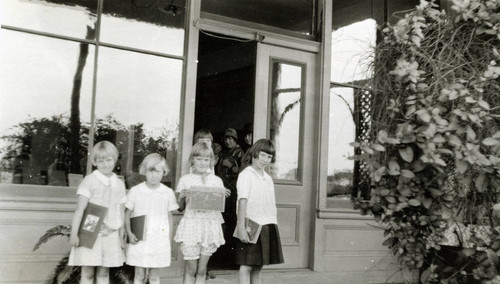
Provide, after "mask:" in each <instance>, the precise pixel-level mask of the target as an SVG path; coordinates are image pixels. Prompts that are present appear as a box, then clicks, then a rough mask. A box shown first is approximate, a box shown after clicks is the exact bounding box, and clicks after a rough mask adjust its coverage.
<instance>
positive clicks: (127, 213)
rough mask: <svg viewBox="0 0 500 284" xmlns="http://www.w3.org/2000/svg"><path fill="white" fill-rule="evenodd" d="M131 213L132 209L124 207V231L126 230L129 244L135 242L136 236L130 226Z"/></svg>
mask: <svg viewBox="0 0 500 284" xmlns="http://www.w3.org/2000/svg"><path fill="white" fill-rule="evenodd" d="M131 215H132V210H130V209H128V208H126V209H125V231H126V232H127V236H128V240H129V242H130V243H131V244H135V243H137V238H136V237H135V235H134V233H132V229H131V228H130V216H131Z"/></svg>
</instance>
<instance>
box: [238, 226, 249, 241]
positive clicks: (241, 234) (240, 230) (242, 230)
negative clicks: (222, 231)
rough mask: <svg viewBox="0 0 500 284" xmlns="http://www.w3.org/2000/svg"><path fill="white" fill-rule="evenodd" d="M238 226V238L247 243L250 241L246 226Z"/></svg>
mask: <svg viewBox="0 0 500 284" xmlns="http://www.w3.org/2000/svg"><path fill="white" fill-rule="evenodd" d="M237 228H238V234H237V236H238V239H240V241H241V242H242V243H245V244H246V243H248V234H247V231H246V229H245V227H244V226H243V227H241V226H238V227H237Z"/></svg>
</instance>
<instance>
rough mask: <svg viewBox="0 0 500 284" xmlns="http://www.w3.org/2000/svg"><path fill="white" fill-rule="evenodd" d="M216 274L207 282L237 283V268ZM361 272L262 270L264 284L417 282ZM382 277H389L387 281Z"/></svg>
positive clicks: (179, 281)
mask: <svg viewBox="0 0 500 284" xmlns="http://www.w3.org/2000/svg"><path fill="white" fill-rule="evenodd" d="M212 272H213V273H214V274H215V275H216V278H215V279H210V280H208V281H207V282H206V283H207V284H237V283H238V271H237V270H212ZM362 274H364V273H359V272H315V271H311V270H309V269H293V270H287V269H283V270H264V271H263V272H262V284H304V283H307V284H309V283H311V284H367V283H377V284H381V283H398V284H401V283H416V282H412V281H409V282H406V281H393V280H391V279H389V278H390V277H389V276H387V277H380V276H381V275H380V274H379V275H376V276H375V275H373V274H372V273H366V274H365V275H362ZM380 279H387V280H386V281H384V280H382V281H380ZM172 280H174V279H169V280H168V283H182V279H175V280H174V281H172Z"/></svg>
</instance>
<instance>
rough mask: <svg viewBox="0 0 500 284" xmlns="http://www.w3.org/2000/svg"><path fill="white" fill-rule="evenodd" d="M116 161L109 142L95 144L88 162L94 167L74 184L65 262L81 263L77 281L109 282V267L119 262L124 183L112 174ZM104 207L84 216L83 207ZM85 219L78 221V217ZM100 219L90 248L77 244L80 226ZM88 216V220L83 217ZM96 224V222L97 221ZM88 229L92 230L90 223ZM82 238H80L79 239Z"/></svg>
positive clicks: (72, 264)
mask: <svg viewBox="0 0 500 284" xmlns="http://www.w3.org/2000/svg"><path fill="white" fill-rule="evenodd" d="M117 160H118V150H117V149H116V147H115V145H113V144H112V143H111V142H109V141H102V142H99V143H97V144H95V146H94V148H93V149H92V152H91V153H90V161H91V162H92V164H93V165H94V166H96V167H97V170H95V171H93V172H92V173H91V174H90V175H87V176H86V177H85V178H84V179H83V181H82V182H81V183H80V185H79V186H78V191H77V196H78V200H77V207H76V210H75V214H74V216H73V221H72V223H71V235H70V238H69V243H70V244H71V245H72V248H71V253H70V256H69V261H68V265H71V266H81V267H82V273H81V280H80V283H82V284H86V283H92V284H93V283H94V280H96V281H95V282H96V283H109V268H110V267H119V266H122V265H123V262H124V260H125V256H124V252H123V247H124V241H123V236H124V230H123V223H124V207H123V201H124V200H125V184H124V183H123V181H122V180H120V179H119V178H118V177H117V176H116V174H114V173H113V169H114V167H115V163H116V161H117ZM94 204H95V205H99V206H103V207H106V208H107V209H106V211H105V212H106V213H105V214H103V215H102V216H93V215H90V214H88V215H84V211H85V209H86V208H87V207H92V206H95V205H94ZM84 216H86V220H83V221H82V217H84ZM99 218H103V222H102V226H101V227H100V230H99V231H98V234H97V238H96V240H95V242H94V244H93V245H91V246H90V247H91V248H88V247H85V246H83V244H82V245H81V243H80V240H81V239H80V237H79V235H78V232H79V228H80V225H81V224H82V222H84V223H83V224H85V225H86V224H88V223H91V222H89V220H90V219H94V221H97V220H98V219H99ZM87 219H89V220H87ZM97 223H100V222H97ZM91 227H92V228H90V231H92V230H93V229H95V228H94V227H93V226H91ZM82 240H83V239H82Z"/></svg>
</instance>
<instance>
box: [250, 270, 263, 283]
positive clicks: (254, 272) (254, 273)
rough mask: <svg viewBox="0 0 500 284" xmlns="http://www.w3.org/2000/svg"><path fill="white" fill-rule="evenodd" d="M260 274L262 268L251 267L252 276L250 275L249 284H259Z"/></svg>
mask: <svg viewBox="0 0 500 284" xmlns="http://www.w3.org/2000/svg"><path fill="white" fill-rule="evenodd" d="M261 272H262V266H253V267H252V274H251V275H250V283H252V284H260V283H261V281H262V280H261V277H260V276H261Z"/></svg>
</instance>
